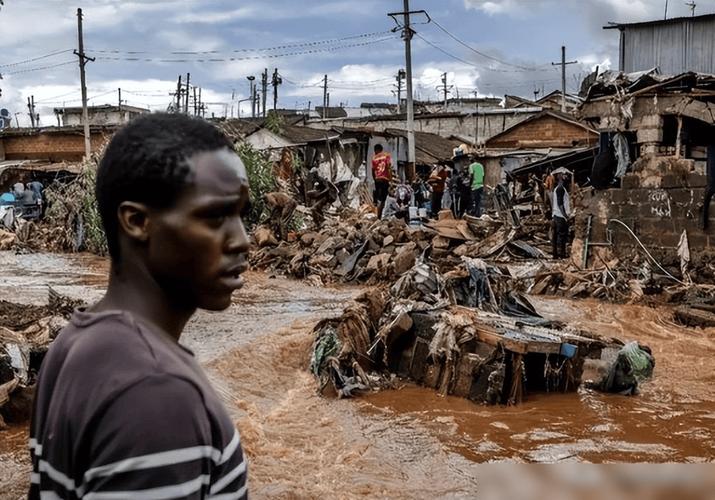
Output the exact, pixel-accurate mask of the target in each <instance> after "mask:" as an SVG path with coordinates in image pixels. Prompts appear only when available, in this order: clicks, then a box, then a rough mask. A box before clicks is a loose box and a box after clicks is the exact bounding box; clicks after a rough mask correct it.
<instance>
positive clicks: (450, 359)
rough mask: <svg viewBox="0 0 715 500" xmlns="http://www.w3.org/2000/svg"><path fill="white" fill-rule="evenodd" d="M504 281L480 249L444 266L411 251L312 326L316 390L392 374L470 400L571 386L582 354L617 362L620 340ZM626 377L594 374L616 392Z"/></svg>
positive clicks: (373, 382) (366, 385) (374, 385)
mask: <svg viewBox="0 0 715 500" xmlns="http://www.w3.org/2000/svg"><path fill="white" fill-rule="evenodd" d="M506 283H507V281H505V280H504V279H503V275H502V271H501V270H500V269H499V268H498V267H495V266H493V265H490V264H488V263H487V262H485V261H483V260H480V259H473V258H470V257H462V259H461V262H460V265H459V266H457V267H456V268H455V269H453V270H452V271H450V272H448V273H445V274H441V273H440V271H439V270H438V267H437V266H436V265H431V264H428V263H426V262H424V261H422V259H419V260H418V262H417V263H416V264H415V266H413V267H412V269H410V270H409V271H407V272H406V273H405V274H403V275H402V276H401V277H400V278H399V280H398V281H397V282H396V283H395V284H394V285H393V286H392V287H390V288H389V290H386V289H384V288H382V289H374V290H371V291H370V292H368V293H367V294H365V295H364V296H362V297H361V298H360V299H358V300H357V302H356V304H355V305H353V306H351V307H349V308H348V309H346V310H345V312H344V314H343V315H342V316H340V317H339V318H336V319H330V320H325V321H322V322H320V323H319V324H318V325H317V326H316V327H315V329H314V334H315V342H314V346H313V355H312V359H311V371H312V372H313V374H314V375H315V376H316V378H317V379H318V381H319V386H320V391H321V392H322V393H325V392H326V389H327V388H329V387H331V386H332V387H333V388H334V390H335V393H336V394H338V395H339V396H341V397H345V396H351V395H354V394H355V393H359V392H361V391H367V390H377V389H380V388H384V387H389V386H393V385H394V383H395V382H394V381H395V378H396V377H399V378H402V379H409V380H412V381H414V382H417V383H419V384H422V385H425V386H427V387H431V388H434V389H435V390H437V391H439V393H440V394H443V395H447V394H451V395H455V396H459V397H464V398H468V399H470V400H472V401H474V402H478V403H487V404H518V403H520V402H522V401H523V400H524V398H525V397H526V396H527V395H528V394H530V393H533V392H557V391H561V392H564V391H575V390H576V389H578V387H579V386H580V385H581V381H582V375H583V373H584V366H585V364H586V363H587V362H589V363H596V364H603V363H607V361H605V360H610V362H609V364H608V366H609V367H613V366H614V363H616V361H617V360H618V359H620V360H621V365H619V366H621V367H625V366H626V365H625V364H624V362H623V359H621V358H619V356H618V352H619V350H621V348H622V346H623V344H622V343H621V342H619V341H617V340H614V339H603V338H600V337H597V336H595V335H592V334H590V333H588V332H584V331H580V330H576V329H573V328H570V327H569V326H567V325H565V324H562V323H559V322H553V321H549V320H547V319H545V318H543V317H542V316H541V315H539V313H538V312H537V311H536V310H535V308H534V307H533V305H532V304H531V303H530V302H529V300H528V299H527V298H526V297H525V296H524V295H522V294H520V293H518V292H516V291H514V290H512V289H510V287H509V286H506V285H505V284H506ZM370 297H372V299H370ZM375 297H377V298H378V299H375ZM631 357H632V356H631ZM628 359H631V358H628ZM639 359H640V358H639ZM641 364H642V363H641ZM639 366H640V365H639ZM621 369H622V368H621ZM611 371H612V370H611ZM604 372H605V373H606V374H608V373H610V372H609V368H606V369H605V370H604ZM611 378H612V379H613V377H611ZM628 382H633V381H632V380H630V379H629V380H628V381H625V382H621V383H610V384H608V383H607V382H604V381H601V380H598V381H594V384H595V386H597V387H600V388H603V389H604V390H615V389H616V388H619V392H620V390H623V386H624V385H626V384H627V383H628ZM628 388H634V387H633V384H631V386H628ZM633 392H634V391H633Z"/></svg>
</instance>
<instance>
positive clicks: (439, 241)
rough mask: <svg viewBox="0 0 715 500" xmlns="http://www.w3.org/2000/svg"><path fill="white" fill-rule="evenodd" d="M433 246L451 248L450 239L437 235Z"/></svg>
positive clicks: (433, 240)
mask: <svg viewBox="0 0 715 500" xmlns="http://www.w3.org/2000/svg"><path fill="white" fill-rule="evenodd" d="M432 246H433V247H434V248H441V249H445V248H449V239H447V238H445V237H444V236H439V235H437V236H435V237H434V238H433V239H432Z"/></svg>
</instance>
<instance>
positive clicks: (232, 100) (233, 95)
mask: <svg viewBox="0 0 715 500" xmlns="http://www.w3.org/2000/svg"><path fill="white" fill-rule="evenodd" d="M235 99H236V89H231V118H233V102H234V101H235Z"/></svg>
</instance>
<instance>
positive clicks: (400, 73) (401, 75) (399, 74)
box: [397, 69, 405, 115]
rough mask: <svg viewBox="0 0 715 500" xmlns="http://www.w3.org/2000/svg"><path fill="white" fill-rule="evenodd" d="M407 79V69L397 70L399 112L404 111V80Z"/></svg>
mask: <svg viewBox="0 0 715 500" xmlns="http://www.w3.org/2000/svg"><path fill="white" fill-rule="evenodd" d="M404 79H405V70H404V69H401V70H399V71H398V72H397V114H398V115H399V114H400V113H402V80H404Z"/></svg>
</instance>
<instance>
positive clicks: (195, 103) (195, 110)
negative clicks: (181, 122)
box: [193, 86, 199, 116]
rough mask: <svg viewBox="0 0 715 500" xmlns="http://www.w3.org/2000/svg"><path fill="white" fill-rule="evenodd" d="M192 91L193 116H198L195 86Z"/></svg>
mask: <svg viewBox="0 0 715 500" xmlns="http://www.w3.org/2000/svg"><path fill="white" fill-rule="evenodd" d="M193 90H194V116H196V115H198V114H199V101H197V100H196V86H194V88H193Z"/></svg>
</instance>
